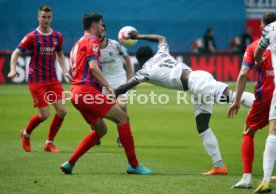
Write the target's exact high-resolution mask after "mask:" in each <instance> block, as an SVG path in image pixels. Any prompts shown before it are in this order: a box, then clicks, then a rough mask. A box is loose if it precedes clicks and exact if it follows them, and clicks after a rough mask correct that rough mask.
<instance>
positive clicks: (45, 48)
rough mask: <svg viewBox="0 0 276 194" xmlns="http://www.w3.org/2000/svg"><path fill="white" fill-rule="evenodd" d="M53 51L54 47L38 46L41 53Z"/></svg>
mask: <svg viewBox="0 0 276 194" xmlns="http://www.w3.org/2000/svg"><path fill="white" fill-rule="evenodd" d="M54 51H55V47H40V52H41V53H43V54H49V53H53V52H54Z"/></svg>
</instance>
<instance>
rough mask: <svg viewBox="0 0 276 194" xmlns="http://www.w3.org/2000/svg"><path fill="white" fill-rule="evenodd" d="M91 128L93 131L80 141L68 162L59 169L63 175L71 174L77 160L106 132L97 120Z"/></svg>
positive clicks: (105, 128) (103, 124) (101, 123)
mask: <svg viewBox="0 0 276 194" xmlns="http://www.w3.org/2000/svg"><path fill="white" fill-rule="evenodd" d="M91 128H93V129H95V130H91V132H90V133H89V134H88V135H86V136H85V137H84V138H83V139H82V141H81V142H80V144H79V145H78V147H77V148H76V150H75V151H74V152H73V154H72V155H71V157H70V158H69V160H68V161H66V162H64V163H63V164H62V165H61V166H60V169H61V170H62V171H63V172H64V173H65V174H72V170H73V167H74V166H75V164H76V162H77V161H78V159H79V158H80V157H81V156H82V155H83V154H85V153H86V152H87V151H88V150H89V149H90V148H91V147H92V146H93V145H94V144H95V143H96V142H97V141H98V140H99V139H100V138H101V137H103V136H104V135H105V134H106V132H107V126H106V124H105V123H104V121H103V120H102V119H99V120H98V121H97V123H96V124H95V125H93V126H91Z"/></svg>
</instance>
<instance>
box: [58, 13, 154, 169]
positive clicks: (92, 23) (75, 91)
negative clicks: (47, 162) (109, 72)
mask: <svg viewBox="0 0 276 194" xmlns="http://www.w3.org/2000/svg"><path fill="white" fill-rule="evenodd" d="M82 22H83V29H84V36H83V37H82V38H80V39H79V41H78V42H77V43H76V44H75V45H74V47H73V48H72V50H71V53H70V64H71V71H72V75H73V82H72V87H71V94H70V97H71V102H72V103H73V105H74V106H75V108H76V109H78V110H79V111H80V113H81V114H82V116H83V118H84V119H85V120H86V122H87V123H88V124H89V125H90V126H91V129H93V130H91V132H90V133H89V134H88V135H87V136H86V137H84V139H83V140H82V141H81V143H80V144H79V146H78V147H77V149H76V150H75V151H74V153H73V154H72V155H71V157H70V158H69V160H68V161H67V162H65V163H64V164H62V165H61V167H60V168H61V170H62V171H63V172H64V173H65V174H71V173H72V169H73V167H74V165H75V163H76V162H77V160H78V159H79V158H80V157H81V156H82V155H83V154H84V153H85V152H87V151H88V150H89V149H90V148H91V147H92V146H93V145H94V144H95V143H96V141H98V140H99V139H100V138H102V137H103V136H104V135H105V134H106V132H107V126H106V124H105V122H104V121H103V118H107V119H109V120H111V121H113V122H114V123H116V124H117V128H118V134H119V137H120V140H121V143H122V144H123V147H124V149H125V153H126V156H127V159H128V163H129V165H128V169H127V172H128V173H131V174H151V173H152V171H151V170H150V169H147V168H145V167H144V166H143V165H141V164H139V163H138V160H137V158H136V154H135V147H134V140H133V136H132V134H131V129H130V124H129V118H128V115H127V114H126V113H125V112H124V111H123V110H122V109H121V108H120V107H119V105H118V104H116V103H115V100H114V99H113V100H109V99H108V98H107V96H105V95H104V94H102V93H101V89H102V86H104V87H105V88H106V90H107V92H108V94H110V95H111V96H114V91H113V89H112V88H111V87H110V85H109V84H108V82H107V81H106V79H105V78H104V76H103V74H102V72H101V62H100V58H101V52H100V44H101V41H100V38H101V37H102V34H103V30H104V29H103V18H102V16H101V15H100V14H96V13H86V14H84V16H83V19H82Z"/></svg>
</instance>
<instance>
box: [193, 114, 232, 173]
mask: <svg viewBox="0 0 276 194" xmlns="http://www.w3.org/2000/svg"><path fill="white" fill-rule="evenodd" d="M210 117H211V114H209V113H206V114H203V113H201V114H199V115H198V116H197V117H196V124H197V130H198V132H199V135H200V137H201V140H202V142H203V145H204V148H205V150H206V152H207V153H208V155H209V156H210V157H211V159H212V161H213V164H214V167H213V168H212V169H211V170H210V171H208V172H206V173H203V175H227V167H226V165H225V164H223V161H222V158H221V154H220V151H219V146H218V141H217V138H216V136H215V134H214V133H213V131H212V129H211V128H209V120H210Z"/></svg>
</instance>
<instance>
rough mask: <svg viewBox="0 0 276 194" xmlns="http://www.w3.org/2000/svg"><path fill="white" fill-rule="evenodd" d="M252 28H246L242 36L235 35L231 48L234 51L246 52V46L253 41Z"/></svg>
mask: <svg viewBox="0 0 276 194" xmlns="http://www.w3.org/2000/svg"><path fill="white" fill-rule="evenodd" d="M252 41H253V39H252V29H251V28H246V30H245V32H244V33H242V34H241V35H240V36H237V37H234V38H233V39H232V40H231V42H230V45H231V49H232V50H233V51H234V52H239V53H244V52H245V49H246V47H247V46H248V45H249V44H250V43H252Z"/></svg>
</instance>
